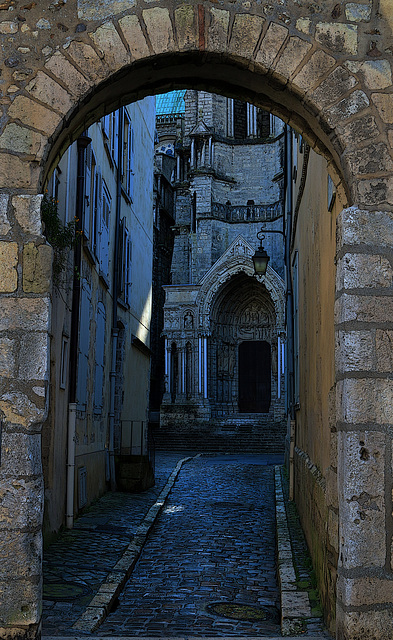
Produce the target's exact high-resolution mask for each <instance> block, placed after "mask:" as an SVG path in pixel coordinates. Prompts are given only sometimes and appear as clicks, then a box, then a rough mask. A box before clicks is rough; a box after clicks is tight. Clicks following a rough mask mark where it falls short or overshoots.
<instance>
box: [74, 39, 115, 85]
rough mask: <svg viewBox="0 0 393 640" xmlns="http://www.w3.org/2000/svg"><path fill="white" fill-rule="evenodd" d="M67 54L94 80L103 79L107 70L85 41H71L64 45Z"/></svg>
mask: <svg viewBox="0 0 393 640" xmlns="http://www.w3.org/2000/svg"><path fill="white" fill-rule="evenodd" d="M66 51H67V54H68V55H69V56H70V58H72V60H73V61H74V62H75V63H76V64H77V65H78V67H79V68H80V69H83V72H84V73H86V75H88V76H89V78H91V80H93V81H94V82H97V81H100V80H103V79H104V78H106V76H107V75H108V70H107V69H106V67H105V65H104V64H103V62H102V60H101V58H100V57H99V55H98V54H97V52H96V51H95V50H94V49H93V47H92V46H90V45H89V44H86V42H78V41H76V42H71V43H70V44H69V45H68V46H67V47H66Z"/></svg>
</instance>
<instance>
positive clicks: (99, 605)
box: [46, 457, 191, 640]
mask: <svg viewBox="0 0 393 640" xmlns="http://www.w3.org/2000/svg"><path fill="white" fill-rule="evenodd" d="M188 460H191V457H187V458H183V459H182V460H179V462H178V463H177V465H176V467H175V468H174V469H173V471H172V473H171V475H170V476H169V478H168V480H167V482H166V485H165V486H164V488H163V490H162V491H161V493H160V495H159V496H158V498H157V500H156V502H155V503H154V504H153V505H152V506H151V507H150V509H149V511H148V512H147V514H146V515H145V517H144V518H143V520H142V522H141V524H140V525H139V526H138V528H137V530H136V532H135V535H134V537H133V539H132V540H131V542H130V544H129V545H128V547H127V549H126V550H125V551H124V553H123V555H122V556H121V558H120V560H118V561H117V563H116V564H115V566H114V567H113V568H112V570H111V571H110V573H108V575H107V577H106V580H105V582H103V583H102V584H101V586H100V588H99V589H98V591H97V593H96V594H95V596H94V597H93V599H92V600H91V601H90V603H89V605H88V606H87V607H86V609H85V611H84V612H83V613H82V615H81V616H80V617H79V618H78V620H77V621H76V622H75V623H74V624H73V626H72V629H75V631H83V632H85V633H86V632H87V633H93V632H94V631H97V629H98V627H99V626H100V625H101V624H102V623H103V621H104V620H105V618H106V617H107V616H108V614H109V613H110V611H111V610H112V607H113V605H114V602H115V600H116V598H118V596H119V594H120V593H121V591H122V590H123V588H124V586H125V584H126V582H127V580H128V579H129V577H130V575H131V573H132V570H133V568H134V566H135V563H136V561H137V560H138V558H139V556H140V554H141V552H142V548H143V546H144V544H145V542H146V540H147V537H148V535H149V532H150V530H151V528H152V527H153V525H154V523H155V521H156V519H157V516H158V514H159V513H160V511H161V509H162V507H163V506H164V504H165V502H166V499H167V497H168V495H169V493H170V492H171V490H172V487H173V485H174V484H175V481H176V478H177V476H178V475H179V472H180V469H181V468H182V466H183V464H184V463H185V462H188ZM76 637H77V636H75V637H74V638H75V639H76ZM68 638H69V640H72V636H69V637H68ZM46 640H48V639H46Z"/></svg>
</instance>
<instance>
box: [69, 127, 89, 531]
mask: <svg viewBox="0 0 393 640" xmlns="http://www.w3.org/2000/svg"><path fill="white" fill-rule="evenodd" d="M90 142H91V138H89V137H88V136H87V135H86V134H85V133H84V134H83V135H81V136H80V137H79V138H78V141H77V148H78V174H77V183H76V210H75V218H76V220H77V222H76V229H75V230H76V241H75V248H74V278H73V284H72V310H71V336H70V383H69V404H68V425H67V430H68V435H67V443H68V446H67V484H66V527H67V529H72V527H73V524H74V486H75V428H76V399H77V398H76V380H77V368H78V341H79V306H80V272H81V262H82V244H81V233H82V216H83V197H84V186H85V149H86V147H87V146H88V145H89V144H90Z"/></svg>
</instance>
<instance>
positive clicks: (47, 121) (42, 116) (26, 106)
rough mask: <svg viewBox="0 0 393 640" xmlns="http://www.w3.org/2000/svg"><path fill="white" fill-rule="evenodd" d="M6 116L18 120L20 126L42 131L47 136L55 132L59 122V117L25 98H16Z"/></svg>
mask: <svg viewBox="0 0 393 640" xmlns="http://www.w3.org/2000/svg"><path fill="white" fill-rule="evenodd" d="M8 115H9V116H10V118H14V119H16V120H20V121H21V122H22V124H26V125H28V126H31V127H34V128H35V129H39V130H40V131H43V132H44V133H46V135H48V136H49V135H51V134H52V133H53V132H54V131H55V129H56V127H57V125H58V124H59V123H60V121H61V116H60V115H58V114H57V113H55V112H54V111H49V109H46V107H44V106H43V105H41V104H38V103H37V102H34V101H33V100H30V98H27V97H26V96H16V98H15V100H14V101H13V103H12V104H11V105H10V108H9V109H8Z"/></svg>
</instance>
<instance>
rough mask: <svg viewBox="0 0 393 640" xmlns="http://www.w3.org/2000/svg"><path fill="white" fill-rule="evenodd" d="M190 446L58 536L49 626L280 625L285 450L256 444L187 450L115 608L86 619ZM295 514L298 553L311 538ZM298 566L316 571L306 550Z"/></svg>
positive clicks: (172, 632)
mask: <svg viewBox="0 0 393 640" xmlns="http://www.w3.org/2000/svg"><path fill="white" fill-rule="evenodd" d="M184 457H185V456H184V455H183V456H182V454H173V453H172V454H164V453H162V452H160V453H159V454H158V456H157V467H156V475H157V483H156V487H155V488H153V489H150V490H148V491H146V492H144V494H140V495H139V497H138V499H137V500H136V501H135V496H132V498H134V500H133V501H132V500H130V496H127V494H112V495H111V494H107V496H105V497H104V499H101V500H100V501H98V502H97V503H96V504H95V505H93V507H91V508H90V509H89V510H88V511H87V512H86V513H85V515H83V516H82V517H81V518H79V519H78V521H77V522H76V527H75V529H74V530H73V531H68V532H64V533H63V534H62V536H60V538H59V539H58V540H57V541H56V542H55V543H54V544H53V545H51V546H50V547H49V549H48V550H47V552H46V555H45V562H44V567H45V578H44V593H45V600H44V625H43V634H44V636H57V637H58V636H64V637H65V636H68V637H69V636H72V637H75V636H76V634H78V635H79V634H80V635H81V636H82V637H89V636H90V637H91V636H92V634H93V636H94V637H96V636H95V635H94V633H99V634H100V636H99V637H100V638H106V637H111V638H113V637H157V638H158V637H160V638H162V637H172V638H179V637H185V636H188V637H251V636H258V637H272V636H274V637H278V636H280V635H281V634H280V590H279V585H278V581H277V573H276V567H277V563H276V510H275V483H274V473H275V467H274V463H276V462H279V460H278V456H266V455H251V454H241V455H203V456H201V455H198V454H195V453H194V454H189V456H188V459H187V460H186V461H185V462H184V463H183V464H182V466H181V468H180V471H179V473H178V475H177V477H176V479H174V481H173V486H172V490H171V491H170V493H169V495H168V497H167V499H166V500H165V504H163V505H162V508H161V511H160V513H159V515H158V517H157V518H156V520H155V524H154V526H153V528H152V530H151V532H150V534H149V535H148V536H147V538H146V542H145V544H144V546H143V550H142V552H141V555H140V557H139V559H138V560H137V562H136V563H135V566H134V568H133V570H132V572H131V577H130V579H129V581H128V582H127V584H126V587H125V589H124V591H123V592H122V593H121V594H120V595H119V597H118V600H116V601H115V603H114V607H113V609H114V610H113V612H112V613H109V615H108V617H106V619H105V620H103V621H102V624H97V625H96V626H94V625H93V626H90V628H89V627H88V626H86V625H85V626H84V625H83V619H84V618H83V616H84V611H87V610H88V609H89V608H90V610H91V609H94V607H92V606H91V604H90V603H92V602H93V601H92V599H93V598H94V594H95V593H97V591H98V589H99V585H100V583H103V582H104V581H105V578H106V576H107V575H109V574H111V575H114V574H115V573H116V567H117V566H118V564H119V563H118V560H119V557H121V556H122V554H124V550H125V549H127V547H128V545H129V540H130V538H132V537H134V539H135V534H136V537H138V526H139V525H140V522H141V520H142V518H143V516H144V515H145V514H146V512H148V510H149V509H150V508H151V506H152V505H153V504H154V502H155V501H156V503H157V501H159V497H158V499H157V496H158V495H159V493H160V492H161V493H160V495H162V488H163V487H164V485H166V483H167V480H168V477H169V476H170V474H171V472H173V468H174V467H176V464H177V463H178V461H179V459H180V458H184ZM178 466H179V465H178ZM166 486H167V485H166ZM295 520H296V518H292V521H293V522H292V524H293V525H294V526H293V527H292V529H293V530H292V531H291V536H292V537H293V541H294V545H293V548H294V550H295V551H294V552H295V555H296V553H297V554H298V556H299V558H301V557H304V553H305V547H304V540H301V537H299V531H296V530H295V529H296V522H295ZM290 521H291V516H290V513H289V522H290ZM116 562H117V565H116ZM297 574H298V576H297V577H298V580H300V581H301V580H303V581H305V583H306V582H307V577H308V576H307V575H306V574H305V572H304V567H302V566H301V562H300V564H299V566H298V567H297ZM96 597H97V596H96ZM89 605H90V606H89ZM313 616H315V617H311V618H310V619H309V620H308V621H307V622H306V623H305V626H304V628H303V629H302V635H303V636H304V635H306V636H307V637H309V638H311V637H313V638H314V637H318V638H322V637H328V636H325V635H324V634H323V631H322V623H321V619H320V618H319V617H318V612H317V613H315V611H314V613H313ZM85 620H86V616H85ZM81 621H82V624H81ZM100 622H101V621H100Z"/></svg>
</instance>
